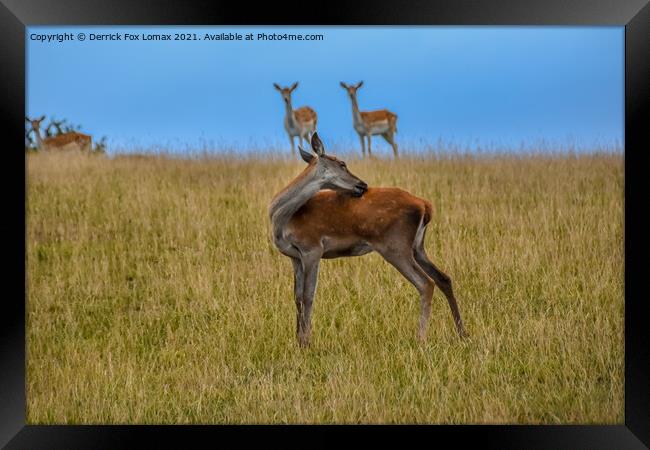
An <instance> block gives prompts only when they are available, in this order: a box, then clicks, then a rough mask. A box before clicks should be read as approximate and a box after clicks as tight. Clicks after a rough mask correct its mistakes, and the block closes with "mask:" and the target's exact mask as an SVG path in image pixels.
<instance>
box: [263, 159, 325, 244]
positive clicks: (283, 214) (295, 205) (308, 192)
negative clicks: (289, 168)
mask: <svg viewBox="0 0 650 450" xmlns="http://www.w3.org/2000/svg"><path fill="white" fill-rule="evenodd" d="M315 167H316V166H314V165H309V166H308V167H307V168H306V169H305V170H304V171H303V172H302V173H301V174H300V175H298V176H297V177H296V178H295V179H294V180H293V181H292V182H291V183H289V185H288V186H287V187H285V188H284V189H283V190H282V191H280V192H279V193H278V194H277V195H276V196H275V198H274V199H273V201H272V202H271V206H270V207H269V216H270V217H271V224H272V225H273V237H274V239H275V241H276V242H277V241H278V240H281V239H282V236H283V231H284V229H285V227H286V226H287V223H289V220H291V217H293V215H294V214H295V213H296V211H298V210H299V209H300V208H301V207H302V206H303V205H304V204H305V203H307V202H308V201H309V199H310V198H312V197H313V196H314V195H315V194H316V193H317V192H318V191H319V190H321V188H322V183H321V181H320V180H319V179H318V178H317V177H316V170H315Z"/></svg>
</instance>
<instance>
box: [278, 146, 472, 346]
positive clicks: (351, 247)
mask: <svg viewBox="0 0 650 450" xmlns="http://www.w3.org/2000/svg"><path fill="white" fill-rule="evenodd" d="M298 149H299V151H300V156H301V157H302V159H303V160H304V161H305V162H306V163H307V167H306V168H305V169H304V170H303V171H302V172H301V173H300V174H299V175H298V176H297V177H296V178H294V179H293V181H291V182H290V183H289V184H288V185H287V186H286V187H285V188H284V189H282V190H281V191H280V192H279V193H277V194H276V195H275V197H274V198H273V199H272V201H271V203H270V205H269V211H268V213H269V218H270V222H271V228H272V240H273V244H274V245H275V247H276V248H277V249H278V250H279V251H280V253H282V254H283V255H285V256H288V257H289V258H290V259H291V263H292V265H293V273H294V299H295V304H296V337H297V340H298V344H299V346H300V347H303V348H304V347H307V346H309V342H310V337H311V313H312V305H313V302H314V296H315V293H316V284H317V281H318V270H319V264H320V260H321V259H331V258H341V257H352V256H362V255H365V254H368V253H370V252H373V251H376V252H378V253H379V254H380V255H381V256H382V257H383V258H384V259H385V260H386V261H387V262H388V263H389V264H391V265H392V266H394V267H395V268H396V269H397V270H398V271H399V272H400V273H401V274H402V276H404V278H406V279H407V280H408V281H409V282H410V283H411V284H412V285H413V286H415V288H416V289H417V291H418V293H419V295H420V318H419V327H418V338H419V340H420V341H424V340H425V338H426V331H427V322H428V319H429V315H430V312H431V303H432V296H433V290H434V286H438V287H439V288H440V290H441V291H442V292H443V294H444V295H445V297H446V298H447V302H448V303H449V307H450V308H451V313H452V316H453V319H454V323H455V325H456V330H457V332H458V334H459V335H460V337H461V338H464V337H466V336H468V334H467V332H466V331H465V327H464V326H463V321H462V319H461V316H460V312H459V309H458V304H457V302H456V298H455V296H454V292H453V289H452V283H451V278H450V277H449V276H448V275H446V274H445V273H444V272H442V271H441V270H440V269H439V268H438V267H436V266H435V265H434V264H433V263H432V262H431V260H430V259H429V257H428V256H427V254H426V251H425V248H424V238H425V233H426V227H427V224H428V223H429V221H430V220H431V211H432V207H431V204H430V203H429V202H428V201H426V200H423V199H421V198H418V197H416V196H414V195H412V194H410V193H408V192H406V191H404V190H402V189H399V188H396V187H368V185H367V184H366V183H365V182H364V181H362V180H361V179H360V178H359V177H357V176H355V175H353V174H352V173H351V172H350V170H349V169H348V168H347V165H346V163H345V162H344V161H342V160H340V159H338V158H337V157H335V156H332V155H328V154H325V151H324V147H323V143H322V141H321V140H320V137H319V136H318V133H314V134H313V135H312V136H311V149H312V152H307V151H305V150H303V148H302V146H299V147H298Z"/></svg>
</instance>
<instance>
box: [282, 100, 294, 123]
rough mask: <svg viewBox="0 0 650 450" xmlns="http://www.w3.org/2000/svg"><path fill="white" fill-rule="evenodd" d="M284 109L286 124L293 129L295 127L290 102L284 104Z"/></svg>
mask: <svg viewBox="0 0 650 450" xmlns="http://www.w3.org/2000/svg"><path fill="white" fill-rule="evenodd" d="M284 108H285V111H286V114H287V122H288V124H289V126H290V127H292V128H293V126H294V125H295V118H294V117H293V106H292V105H291V100H289V101H288V102H286V103H285V104H284Z"/></svg>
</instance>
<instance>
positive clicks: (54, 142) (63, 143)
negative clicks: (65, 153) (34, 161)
mask: <svg viewBox="0 0 650 450" xmlns="http://www.w3.org/2000/svg"><path fill="white" fill-rule="evenodd" d="M25 120H26V121H27V122H29V123H30V124H31V126H32V129H33V130H34V134H35V135H36V143H37V145H38V149H39V150H41V151H51V150H59V151H61V150H79V151H82V152H87V153H89V152H90V151H91V149H92V138H91V137H90V136H88V135H87V134H83V133H78V132H76V131H71V132H68V133H64V134H60V135H58V136H50V137H46V138H43V137H42V136H41V122H42V121H43V120H45V116H41V118H39V119H30V118H29V117H25Z"/></svg>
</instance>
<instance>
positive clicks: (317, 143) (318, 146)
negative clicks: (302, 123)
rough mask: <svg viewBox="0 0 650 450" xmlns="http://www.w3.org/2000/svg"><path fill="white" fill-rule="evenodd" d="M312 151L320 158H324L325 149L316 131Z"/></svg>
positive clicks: (312, 137) (312, 140) (312, 136)
mask: <svg viewBox="0 0 650 450" xmlns="http://www.w3.org/2000/svg"><path fill="white" fill-rule="evenodd" d="M311 149H312V150H313V151H314V153H316V154H317V155H318V156H323V153H325V149H324V148H323V141H321V140H320V138H319V137H318V133H316V132H315V131H314V134H312V135H311Z"/></svg>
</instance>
